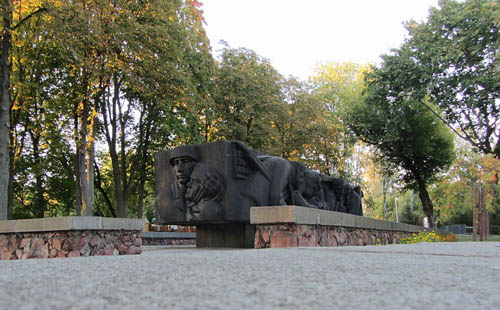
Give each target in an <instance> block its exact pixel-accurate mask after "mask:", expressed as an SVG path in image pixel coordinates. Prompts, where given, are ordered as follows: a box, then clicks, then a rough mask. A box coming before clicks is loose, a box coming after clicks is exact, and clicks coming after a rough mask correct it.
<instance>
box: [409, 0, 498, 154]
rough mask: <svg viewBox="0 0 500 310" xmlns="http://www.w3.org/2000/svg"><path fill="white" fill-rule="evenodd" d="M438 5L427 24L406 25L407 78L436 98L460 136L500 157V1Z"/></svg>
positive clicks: (445, 1) (469, 0)
mask: <svg viewBox="0 0 500 310" xmlns="http://www.w3.org/2000/svg"><path fill="white" fill-rule="evenodd" d="M439 5H440V8H439V9H438V8H433V9H431V11H430V15H429V18H428V20H427V21H426V22H422V23H420V24H419V23H416V22H413V21H410V22H409V23H408V24H407V29H408V31H409V35H410V37H409V40H408V41H407V42H406V43H405V45H404V48H405V49H407V50H408V51H409V52H410V54H411V57H410V59H411V62H410V63H408V65H411V66H412V67H413V69H412V70H409V71H408V72H407V74H406V77H403V76H402V78H403V79H404V80H406V84H407V86H411V87H413V88H414V91H415V93H419V94H420V96H421V97H424V96H426V95H428V96H430V97H431V99H432V102H433V103H434V104H435V105H436V106H437V107H439V108H440V110H441V111H442V112H443V117H442V119H443V121H445V122H446V124H448V125H449V126H450V127H451V128H453V129H454V131H455V133H456V134H457V135H458V136H460V137H462V138H463V139H465V140H466V141H468V142H469V143H470V144H471V145H472V146H474V147H475V148H477V149H478V150H480V151H481V152H482V153H484V154H494V155H495V157H496V158H499V159H500V45H499V44H500V41H499V40H498V38H499V36H500V17H499V16H500V5H499V3H498V1H496V0H467V1H454V0H442V1H440V2H439ZM421 102H422V103H424V101H421ZM428 108H430V109H432V111H435V113H436V115H439V116H440V113H439V112H438V110H437V109H435V108H434V107H431V106H428Z"/></svg>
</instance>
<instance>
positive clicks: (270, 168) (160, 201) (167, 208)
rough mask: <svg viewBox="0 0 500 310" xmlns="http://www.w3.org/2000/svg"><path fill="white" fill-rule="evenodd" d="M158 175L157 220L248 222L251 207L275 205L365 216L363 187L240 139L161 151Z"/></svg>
mask: <svg viewBox="0 0 500 310" xmlns="http://www.w3.org/2000/svg"><path fill="white" fill-rule="evenodd" d="M155 179H156V203H155V204H156V218H157V222H158V223H159V224H179V225H196V224H219V223H221V224H222V223H248V222H249V220H250V208H251V207H255V206H277V205H295V206H302V207H308V208H317V209H324V210H330V211H338V212H346V213H351V214H355V215H363V213H362V212H363V211H362V207H361V198H362V197H363V193H362V191H361V188H360V186H354V185H352V184H349V183H347V182H346V181H344V180H343V179H340V178H334V177H329V176H325V175H322V174H320V173H318V172H316V171H312V170H309V169H307V168H306V166H305V165H304V164H303V163H300V162H294V161H288V160H286V159H283V158H280V157H276V156H270V155H267V154H264V153H261V152H259V151H255V150H252V149H249V148H248V147H247V146H246V145H245V144H243V143H242V142H238V141H236V142H229V141H218V142H212V143H206V144H199V145H186V146H180V147H177V148H174V149H172V150H167V151H161V152H157V153H156V154H155Z"/></svg>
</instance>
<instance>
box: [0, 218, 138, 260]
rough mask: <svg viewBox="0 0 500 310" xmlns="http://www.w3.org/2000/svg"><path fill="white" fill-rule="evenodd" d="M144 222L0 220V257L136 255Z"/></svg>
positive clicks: (78, 219)
mask: <svg viewBox="0 0 500 310" xmlns="http://www.w3.org/2000/svg"><path fill="white" fill-rule="evenodd" d="M143 228H144V221H143V220H137V219H114V218H101V217H59V218H44V219H27V220H13V221H0V259H2V260H10V259H26V258H55V257H76V256H92V255H123V254H140V253H141V252H142V250H141V246H142V238H141V231H142V229H143Z"/></svg>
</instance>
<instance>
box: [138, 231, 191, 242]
mask: <svg viewBox="0 0 500 310" xmlns="http://www.w3.org/2000/svg"><path fill="white" fill-rule="evenodd" d="M142 244H143V245H196V233H195V232H163V231H161V232H155V231H149V232H143V233H142Z"/></svg>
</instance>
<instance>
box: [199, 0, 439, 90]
mask: <svg viewBox="0 0 500 310" xmlns="http://www.w3.org/2000/svg"><path fill="white" fill-rule="evenodd" d="M201 2H203V6H202V10H203V11H204V16H205V20H206V23H207V25H206V26H205V29H206V30H207V35H208V37H209V39H210V41H211V44H212V47H213V48H214V51H215V52H216V51H217V50H218V49H219V48H220V45H219V44H218V42H219V41H220V40H225V41H227V42H228V43H229V45H230V46H232V47H235V48H238V47H245V48H248V49H251V50H254V51H255V52H256V53H257V54H259V55H261V56H263V57H265V58H268V59H269V60H271V63H272V65H273V66H274V67H275V68H276V69H277V70H278V71H279V72H280V73H282V74H284V75H294V76H296V77H298V78H300V79H303V80H305V79H307V77H308V76H310V75H312V73H313V69H314V67H315V66H316V65H317V64H318V63H319V62H326V61H335V62H347V61H352V62H356V63H378V62H379V61H380V58H379V56H380V55H381V54H383V53H387V52H389V50H390V49H391V48H396V47H399V46H400V45H401V44H402V43H403V40H404V38H405V36H406V34H407V32H406V29H405V28H404V27H403V22H405V21H407V20H409V19H414V20H416V21H422V20H424V19H426V17H427V15H428V11H429V8H430V7H431V6H437V3H438V1H437V0H349V1H347V0H308V1H304V0H204V1H203V0H202V1H201Z"/></svg>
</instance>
